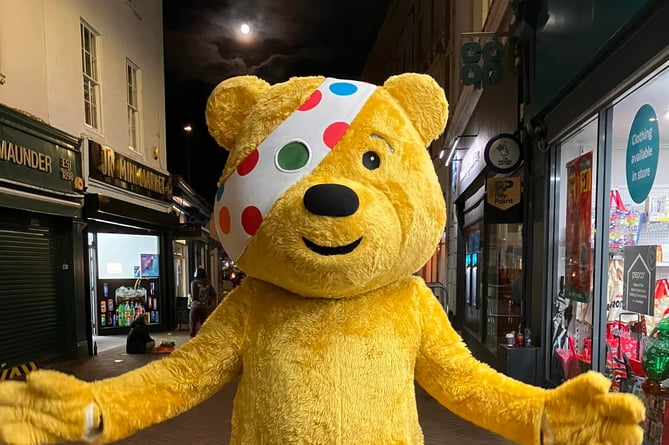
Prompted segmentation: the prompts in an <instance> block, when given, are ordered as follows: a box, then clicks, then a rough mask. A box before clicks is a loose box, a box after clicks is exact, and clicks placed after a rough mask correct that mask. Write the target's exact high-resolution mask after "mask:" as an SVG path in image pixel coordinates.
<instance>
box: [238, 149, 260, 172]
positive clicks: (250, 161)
mask: <svg viewBox="0 0 669 445" xmlns="http://www.w3.org/2000/svg"><path fill="white" fill-rule="evenodd" d="M259 158H260V153H258V149H257V148H256V149H255V150H253V151H252V152H251V154H249V155H248V156H247V157H246V159H244V160H243V161H242V163H241V164H239V165H238V166H237V174H238V175H239V176H246V175H248V174H249V173H251V171H253V169H254V168H256V165H258V159H259Z"/></svg>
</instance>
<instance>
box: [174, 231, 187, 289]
mask: <svg viewBox="0 0 669 445" xmlns="http://www.w3.org/2000/svg"><path fill="white" fill-rule="evenodd" d="M172 250H173V252H174V253H173V255H174V295H175V296H176V297H177V298H179V297H183V298H187V297H188V292H189V290H188V285H189V280H188V247H187V245H186V241H183V240H176V241H174V243H173V246H172Z"/></svg>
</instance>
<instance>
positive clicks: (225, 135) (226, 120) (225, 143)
mask: <svg viewBox="0 0 669 445" xmlns="http://www.w3.org/2000/svg"><path fill="white" fill-rule="evenodd" d="M269 87H270V86H269V84H268V83H267V82H265V81H264V80H262V79H258V78H257V77H255V76H237V77H231V78H230V79H226V80H224V81H223V82H221V83H219V84H218V85H217V86H216V88H214V91H212V92H211V94H210V95H209V99H208V100H207V111H206V113H205V118H206V121H207V128H209V134H211V136H212V137H213V138H214V139H215V140H216V142H217V143H218V145H220V146H221V147H223V148H225V149H226V150H228V151H230V150H232V148H233V147H234V145H235V141H236V140H237V136H238V135H239V131H240V129H241V127H242V122H244V119H246V116H248V113H249V111H250V110H251V108H252V107H253V105H255V103H256V102H257V101H258V99H259V98H260V97H261V96H262V95H263V94H264V93H265V92H266V91H267V90H269Z"/></svg>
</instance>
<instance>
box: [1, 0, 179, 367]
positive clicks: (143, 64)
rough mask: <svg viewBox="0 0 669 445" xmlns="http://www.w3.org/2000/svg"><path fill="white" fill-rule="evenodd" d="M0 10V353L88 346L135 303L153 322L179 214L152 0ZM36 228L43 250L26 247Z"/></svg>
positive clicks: (6, 5) (74, 351)
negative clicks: (9, 263)
mask: <svg viewBox="0 0 669 445" xmlns="http://www.w3.org/2000/svg"><path fill="white" fill-rule="evenodd" d="M0 11H2V13H1V14H0V142H1V143H2V146H1V147H0V210H1V212H0V213H1V214H2V216H0V251H4V253H0V262H1V261H2V260H3V258H2V257H3V256H4V255H7V256H9V255H11V256H12V258H14V260H15V262H17V261H16V258H17V255H18V258H19V259H20V261H18V262H19V263H21V264H20V265H17V266H15V267H16V270H7V272H3V275H4V273H7V274H8V276H7V277H5V278H7V279H5V280H0V281H4V284H2V285H0V308H2V309H0V337H4V338H8V339H11V340H12V341H11V342H9V341H4V339H3V341H2V342H0V362H3V361H4V362H8V363H13V362H17V363H19V362H21V361H26V360H33V359H35V360H37V359H41V358H44V357H50V356H60V355H84V354H85V353H86V352H88V353H90V352H92V350H93V344H94V342H95V338H96V337H95V336H96V335H104V334H105V333H119V331H121V332H122V331H123V330H124V328H125V329H127V328H126V326H125V324H126V323H125V321H126V320H127V319H129V318H133V317H134V316H136V315H138V314H140V313H145V314H146V316H147V318H149V319H150V321H151V323H152V324H155V325H157V326H158V327H160V326H162V325H163V323H164V322H163V320H164V319H165V311H164V310H163V304H164V302H165V301H168V297H167V296H166V295H165V294H164V292H163V289H168V288H169V287H170V286H167V285H166V284H165V283H167V281H166V280H167V279H168V278H171V276H172V275H171V270H170V269H171V267H170V266H171V261H170V262H166V259H167V258H171V247H170V246H171V239H168V238H169V236H170V229H171V228H173V227H174V226H175V225H176V224H177V223H178V220H177V218H176V216H175V215H174V214H173V209H172V205H171V202H172V192H171V179H170V175H169V172H168V171H167V159H166V138H165V88H164V84H165V82H164V62H163V30H162V2H161V1H160V0H114V1H107V0H22V1H15V0H0ZM35 231H37V232H40V234H41V235H42V236H41V238H35V239H36V241H33V242H34V243H36V245H38V247H39V249H42V251H41V252H42V253H41V254H39V255H38V254H34V255H29V254H25V252H28V251H30V249H27V248H26V243H27V242H28V241H30V239H31V238H30V237H31V236H32V235H34V232H35ZM3 233H4V234H8V233H13V234H14V235H15V236H12V237H8V235H3ZM110 235H113V237H110ZM98 237H101V238H102V239H104V240H105V242H104V243H103V242H102V240H101V241H100V242H98ZM111 238H113V239H114V240H116V241H115V242H111V243H110V242H109V239H111ZM44 239H46V240H48V241H47V242H46V243H45V242H43V240H44ZM40 243H42V244H40ZM119 245H126V246H133V245H140V246H143V247H142V249H143V250H142V251H141V252H140V251H137V252H128V251H127V249H126V251H124V252H118V251H115V250H114V249H115V247H117V246H119ZM149 258H151V259H152V260H155V262H156V263H157V264H156V265H153V264H151V265H149V262H148V259H149ZM149 266H150V267H149ZM26 270H28V271H33V270H35V271H40V272H39V273H38V272H35V276H39V278H35V277H32V278H31V277H30V274H32V272H30V273H27V275H28V276H26V273H25V271H26ZM16 277H18V278H16ZM22 277H23V278H22ZM84 283H85V284H84ZM21 294H23V295H25V297H21V299H20V305H19V306H20V307H15V308H13V311H12V313H11V314H10V313H9V312H5V313H3V311H8V310H9V307H10V304H9V303H10V302H12V301H13V302H16V301H17V298H18V295H21ZM5 308H7V309H5ZM16 311H18V315H17V312H16ZM36 314H37V315H36ZM121 319H123V321H121ZM89 320H93V322H92V326H89ZM19 326H24V328H23V329H22V330H23V331H24V332H17V331H18V330H19ZM58 336H60V337H59V338H63V339H64V340H62V341H61V340H54V339H55V338H56V337H58ZM14 337H16V338H14ZM21 339H23V340H21ZM10 343H12V344H14V345H15V346H10Z"/></svg>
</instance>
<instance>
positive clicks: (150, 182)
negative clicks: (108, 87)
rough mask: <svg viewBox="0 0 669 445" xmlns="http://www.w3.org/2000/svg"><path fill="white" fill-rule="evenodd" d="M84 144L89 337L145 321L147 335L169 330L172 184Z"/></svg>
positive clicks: (112, 153)
mask: <svg viewBox="0 0 669 445" xmlns="http://www.w3.org/2000/svg"><path fill="white" fill-rule="evenodd" d="M87 145H88V178H87V190H86V191H87V194H86V198H85V204H84V217H85V219H86V222H87V228H86V240H87V247H88V262H87V265H88V267H87V270H88V282H89V290H90V303H91V304H90V310H91V320H92V326H91V334H92V335H93V336H96V335H114V334H124V333H126V332H127V331H128V329H129V326H130V324H131V323H132V321H133V320H134V319H135V318H136V317H137V316H139V315H143V316H145V318H146V320H147V322H149V326H150V327H151V329H152V330H156V331H160V330H166V329H170V328H172V327H173V326H174V290H173V285H172V283H173V281H174V275H173V274H174V271H173V268H172V257H173V249H172V240H173V234H174V231H175V230H176V229H177V228H178V218H177V216H176V215H175V214H174V213H173V212H172V210H171V209H172V207H171V200H172V191H171V180H170V176H169V175H168V174H164V173H161V172H158V171H156V170H152V169H150V168H148V167H146V166H143V165H142V164H141V163H139V162H138V161H136V160H134V159H131V158H129V157H127V156H124V155H122V154H120V153H117V152H115V151H114V150H113V149H112V148H110V147H106V146H102V145H100V144H98V143H97V142H95V141H91V140H89V141H87Z"/></svg>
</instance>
